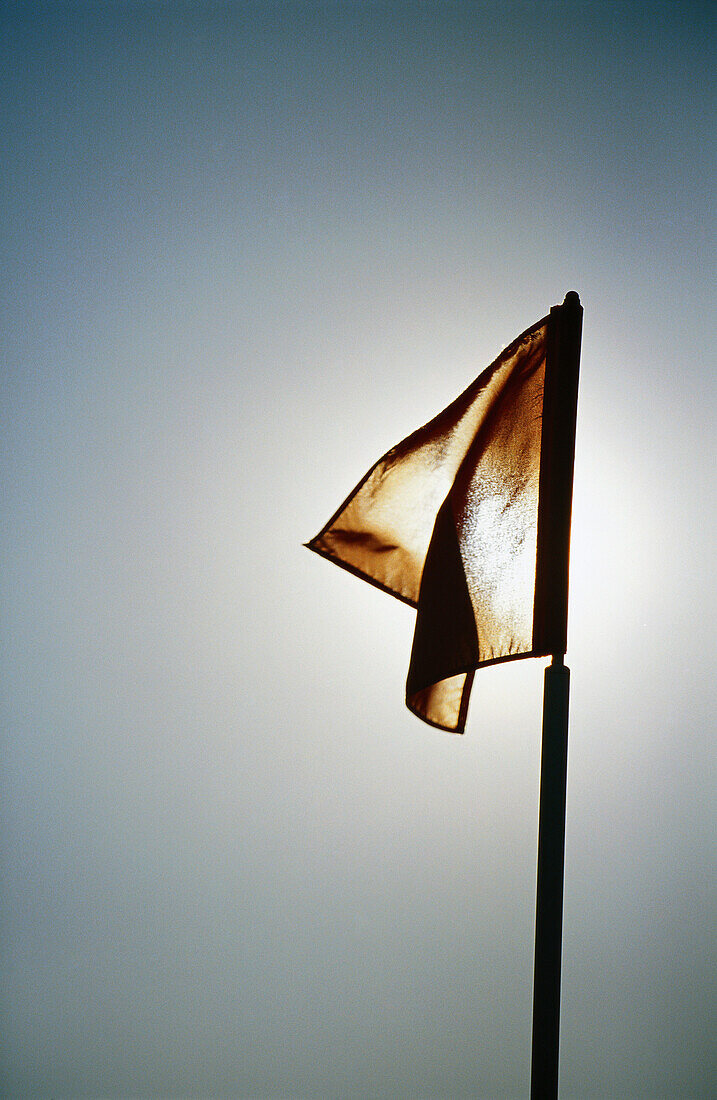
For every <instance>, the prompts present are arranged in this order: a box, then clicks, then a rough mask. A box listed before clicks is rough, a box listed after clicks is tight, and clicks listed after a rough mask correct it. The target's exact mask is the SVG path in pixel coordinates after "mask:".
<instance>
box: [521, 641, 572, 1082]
mask: <svg viewBox="0 0 717 1100" xmlns="http://www.w3.org/2000/svg"><path fill="white" fill-rule="evenodd" d="M569 696H570V669H569V668H567V667H566V666H565V665H564V664H563V658H562V655H555V656H554V657H553V663H552V664H551V665H548V667H547V668H546V670H545V690H544V696H543V747H542V754H541V766H540V824H539V828H538V883H537V899H536V912H535V977H534V982H533V1058H532V1076H531V1086H530V1096H531V1100H555V1098H556V1097H557V1095H558V1050H559V1039H560V962H561V948H562V928H563V869H564V857H565V797H566V785H567V764H568V705H569Z"/></svg>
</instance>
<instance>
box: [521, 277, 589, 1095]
mask: <svg viewBox="0 0 717 1100" xmlns="http://www.w3.org/2000/svg"><path fill="white" fill-rule="evenodd" d="M582 317H583V311H582V306H581V305H580V299H579V297H578V295H577V294H576V293H575V291H570V292H569V293H568V294H567V295H566V296H565V301H564V302H563V304H562V305H561V306H553V308H552V309H551V311H550V318H549V325H548V345H547V361H546V371H545V390H544V398H543V435H542V442H541V468H540V494H539V508H538V554H537V557H538V560H537V567H536V589H535V622H534V641H535V642H537V644H536V652H538V653H550V654H552V664H551V665H550V666H549V667H548V668H546V670H545V689H544V696H543V745H542V753H541V766H540V819H539V824H538V880H537V896H536V905H535V972H534V981H533V1055H532V1070H531V1090H530V1095H531V1100H557V1095H558V1054H559V1039H560V963H561V953H562V933H563V867H564V862H565V795H566V780H567V764H568V704H569V697H570V670H569V669H568V668H566V667H565V665H564V664H563V655H564V654H565V652H566V650H567V635H568V562H569V557H570V517H571V511H572V500H573V466H574V459H575V421H576V415H577V401H578V372H579V367H580V342H581V337H582Z"/></svg>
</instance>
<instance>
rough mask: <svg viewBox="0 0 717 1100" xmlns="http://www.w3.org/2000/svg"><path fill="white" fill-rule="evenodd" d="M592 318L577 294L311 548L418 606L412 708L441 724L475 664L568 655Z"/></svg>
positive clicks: (424, 433)
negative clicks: (578, 438)
mask: <svg viewBox="0 0 717 1100" xmlns="http://www.w3.org/2000/svg"><path fill="white" fill-rule="evenodd" d="M581 324H582V308H581V306H580V301H579V299H578V296H577V294H575V292H574V291H571V292H570V293H569V294H568V295H567V296H566V299H565V302H564V303H563V305H562V306H554V307H553V308H552V309H551V311H550V314H549V315H548V316H547V317H544V318H543V319H542V320H540V321H538V322H537V323H536V324H534V325H532V326H531V327H530V328H529V329H527V330H526V331H525V332H524V333H523V334H522V335H521V336H519V337H518V338H517V339H516V340H514V341H513V343H512V344H510V346H509V347H507V348H506V349H505V351H503V352H502V353H501V354H500V355H499V356H498V358H497V359H496V360H495V361H494V362H493V363H491V365H490V366H489V367H488V368H487V369H486V370H484V371H483V373H482V374H481V375H480V376H479V377H478V378H477V379H476V380H475V382H473V383H472V385H470V386H469V387H468V389H467V390H465V392H464V393H462V394H461V395H460V397H458V398H456V400H455V401H454V402H453V403H452V404H451V405H449V406H448V408H446V409H444V411H443V412H441V413H439V415H438V416H436V417H435V418H434V419H433V420H431V421H430V423H428V424H426V425H424V427H422V428H419V429H418V431H416V432H414V433H413V434H412V435H410V436H408V438H407V439H404V440H403V442H401V443H399V444H398V445H397V446H396V447H393V448H392V449H391V450H390V451H388V453H387V454H385V455H384V456H383V458H381V459H379V461H378V462H377V463H376V465H375V466H373V467H372V468H371V469H370V470H369V472H368V473H367V474H366V476H365V477H364V478H363V479H362V480H361V481H360V482H359V484H358V485H357V486H356V488H355V489H354V490H353V492H352V493H350V494H349V496H348V497H347V499H346V500H345V501H344V503H343V504H342V505H341V507H340V508H339V509H338V511H337V512H336V514H335V515H334V516H333V517H332V518H331V519H330V520H329V522H328V523H327V524H326V526H325V527H324V528H323V530H322V531H321V532H320V533H319V534H318V535H317V536H316V537H315V538H314V539H312V540H311V542H309V543H308V544H307V545H308V547H309V548H310V549H311V550H314V551H315V552H316V553H317V554H321V555H322V556H324V557H326V558H328V559H329V560H330V561H333V562H335V563H336V564H337V565H340V566H342V567H343V568H344V569H348V570H349V571H350V572H352V573H355V574H357V576H359V577H362V578H363V579H364V580H367V581H369V582H370V583H371V584H374V585H377V586H378V587H379V588H382V589H383V590H384V591H386V592H389V593H390V594H391V595H393V596H396V597H397V598H398V599H400V600H403V601H405V602H406V603H408V604H410V605H411V606H412V607H415V608H416V610H417V616H416V630H415V635H414V640H413V651H412V654H411V663H410V667H409V672H408V681H407V684H406V703H407V705H408V707H409V708H410V710H412V711H413V712H414V713H415V714H417V715H418V716H419V717H420V718H422V719H423V720H424V721H426V722H429V723H430V724H431V725H434V726H438V727H439V728H440V729H445V730H451V731H455V732H458V733H462V732H463V731H464V729H465V720H466V712H467V709H468V699H469V695H470V690H471V686H472V682H473V673H474V671H475V670H476V669H477V668H480V667H481V666H482V665H488V664H493V663H496V662H498V661H509V660H514V659H516V658H519V657H539V656H544V655H548V654H563V653H565V650H566V636H567V585H568V547H569V532H570V508H571V500H572V480H573V458H574V446H575V414H576V405H577V382H578V361H579V349H580V331H581Z"/></svg>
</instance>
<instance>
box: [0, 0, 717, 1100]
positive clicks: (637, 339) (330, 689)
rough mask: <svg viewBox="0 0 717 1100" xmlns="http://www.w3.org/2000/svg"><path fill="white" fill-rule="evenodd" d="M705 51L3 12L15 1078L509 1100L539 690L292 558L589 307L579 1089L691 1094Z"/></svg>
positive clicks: (83, 6) (422, 31)
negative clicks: (380, 463) (415, 674)
mask: <svg viewBox="0 0 717 1100" xmlns="http://www.w3.org/2000/svg"><path fill="white" fill-rule="evenodd" d="M715 61H716V58H715V18H714V11H713V9H711V7H710V5H708V4H702V3H689V2H685V3H662V2H654V3H643V2H639V0H636V2H633V3H622V2H618V0H615V2H611V3H600V4H592V3H581V2H572V3H557V2H554V3H550V2H546V3H542V4H532V3H518V2H511V0H505V2H502V3H494V2H487V3H480V2H476V3H451V2H445V3H419V2H418V0H416V2H412V3H398V2H394V3H388V4H368V3H349V2H345V3H298V4H295V3H291V2H288V0H287V2H283V3H262V4H254V3H241V4H239V3H238V4H220V3H211V2H199V0H197V2H194V3H185V2H182V0H177V2H174V3H171V4H170V3H166V4H161V3H149V2H146V3H130V2H126V3H102V2H99V3H92V4H89V3H73V4H67V3H62V2H56V3H52V4H40V3H32V2H27V3H11V4H8V3H3V4H2V6H1V7H0V86H1V88H2V91H1V104H2V110H1V111H0V146H1V149H2V157H1V158H0V161H1V163H2V171H1V173H0V189H1V192H2V193H1V203H2V210H3V216H2V221H1V224H0V271H1V272H2V278H1V279H0V284H1V285H0V310H1V314H2V316H1V326H0V330H1V332H2V347H3V355H2V402H1V415H2V433H1V442H0V447H1V449H2V462H1V464H0V473H1V487H2V488H1V492H2V500H1V507H2V517H3V522H2V525H1V527H0V613H1V619H2V633H1V640H0V655H1V663H0V680H1V682H2V691H1V692H0V712H1V714H2V721H1V723H0V729H1V736H2V747H1V758H2V767H1V768H0V806H1V809H0V835H1V837H2V841H1V843H2V870H1V875H2V883H3V889H2V901H1V903H0V904H1V907H0V917H1V920H2V936H1V943H0V946H1V950H2V972H3V981H2V989H1V992H0V1025H1V1026H0V1033H2V1035H3V1036H4V1038H3V1040H2V1042H1V1045H0V1084H1V1088H2V1094H3V1095H4V1096H8V1097H23V1098H25V1097H54V1098H60V1097H99V1096H102V1097H129V1096H132V1097H142V1098H144V1097H169V1096H172V1097H189V1096H192V1097H252V1098H262V1097H267V1098H268V1097H287V1096H291V1097H356V1098H359V1097H362V1098H364V1097H377V1098H378V1097H381V1098H406V1100H416V1098H419V1100H420V1098H437V1097H447V1098H455V1100H459V1098H464V1097H465V1098H468V1097H481V1098H486V1100H487V1098H500V1100H512V1098H517V1097H524V1096H527V1094H528V1088H529V1076H530V1029H531V995H532V966H533V962H532V951H533V930H534V912H535V861H536V848H537V810H538V783H539V765H540V712H541V699H542V675H543V666H544V663H545V662H544V661H540V660H537V661H536V660H528V661H518V662H514V663H512V664H507V665H499V666H496V667H492V668H487V669H484V670H481V671H480V672H479V673H478V674H477V676H476V680H475V684H474V688H473V693H472V700H471V709H470V713H469V718H468V725H467V730H466V734H465V736H464V737H456V736H451V735H449V734H446V733H443V732H440V731H438V730H436V729H432V728H429V727H428V726H425V725H423V724H422V723H420V722H419V721H418V720H417V719H416V718H414V717H413V716H412V715H411V714H410V713H409V712H408V711H407V710H406V709H405V706H404V702H403V699H404V684H405V676H406V672H407V668H408V661H409V655H410V648H411V639H412V633H413V620H414V614H413V612H412V611H411V609H410V608H408V607H406V606H404V605H402V604H400V603H399V602H398V601H395V600H391V599H390V598H388V597H387V596H386V595H385V594H384V593H382V592H380V591H378V590H376V589H374V588H372V587H371V586H369V585H366V584H362V583H360V582H359V581H358V580H357V579H356V578H354V577H352V576H350V575H348V574H346V573H344V572H343V571H342V570H339V569H335V568H332V567H331V566H330V565H329V564H327V563H326V562H325V561H323V560H321V559H319V558H318V557H316V556H314V555H312V554H310V553H308V552H307V551H306V550H305V549H304V548H303V547H302V545H301V544H302V543H304V542H305V541H307V539H309V538H310V537H311V536H312V535H314V534H315V533H316V532H317V531H318V530H319V529H320V528H321V527H322V526H323V524H324V523H325V522H326V520H327V519H328V518H329V516H330V515H331V514H332V513H333V512H334V510H335V509H336V507H337V506H338V505H339V503H340V502H341V501H342V500H343V499H344V497H345V496H346V494H347V493H348V492H349V490H350V489H351V488H352V487H353V486H354V485H355V483H356V482H357V481H358V480H359V478H360V477H361V476H362V475H363V473H364V472H365V471H366V470H367V469H368V467H369V466H371V465H372V463H373V462H374V461H375V460H376V459H377V458H378V457H379V456H380V455H381V454H383V453H384V452H385V451H386V450H387V449H388V448H389V447H390V446H392V445H393V444H394V443H396V442H398V440H400V439H402V438H403V437H404V436H405V435H407V434H408V433H409V432H410V431H412V430H413V429H414V428H416V427H418V426H419V425H420V424H423V423H424V422H425V421H427V420H428V419H430V418H431V417H432V416H433V415H434V414H435V413H437V412H438V411H439V410H440V409H441V408H442V407H444V406H445V405H446V404H448V402H449V401H451V400H452V399H453V398H454V397H455V396H456V395H457V394H458V393H460V392H461V391H462V390H463V389H464V388H465V387H466V386H467V385H468V384H469V383H470V382H471V381H472V380H473V378H474V377H475V376H476V375H477V374H478V373H479V372H480V371H481V370H482V369H483V368H484V367H485V366H486V365H487V364H488V363H489V362H490V361H491V360H492V359H493V358H494V357H495V356H496V355H497V354H498V352H499V351H500V350H501V349H502V348H503V347H504V346H505V345H507V344H508V343H509V342H510V341H511V340H512V339H513V338H514V337H515V336H516V335H517V334H518V333H519V332H521V331H522V330H523V329H525V328H526V327H527V326H528V325H530V324H532V323H533V322H534V321H536V320H537V319H538V318H540V317H541V316H543V315H544V314H545V313H546V312H547V311H548V309H549V308H550V306H551V305H553V304H556V303H559V302H562V300H563V298H564V296H565V293H566V292H567V291H568V290H570V289H575V290H577V291H578V292H579V294H580V296H581V300H582V303H583V306H584V310H585V316H584V330H583V346H582V364H581V382H580V396H579V407H578V425H577V445H576V465H575V487H574V508H573V536H572V557H571V596H570V626H569V647H568V654H567V663H568V664H569V666H570V668H571V676H572V694H571V718H570V748H569V766H568V804H567V825H566V862H565V903H564V935H563V979H562V1018H561V1070H560V1084H561V1100H590V1098H595V1100H607V1098H614V1100H619V1098H631V1100H632V1098H645V1100H647V1098H650V1100H660V1098H664V1100H667V1098H669V1100H675V1098H678V1097H681V1098H687V1097H690V1098H707V1097H711V1096H714V1095H715V1093H717V1052H716V1050H715V1045H714V1038H713V1024H714V1013H715V1002H716V999H717V998H716V994H717V989H716V985H717V983H716V981H715V969H714V960H715V953H716V949H717V942H716V940H717V936H716V935H715V929H716V927H717V919H716V914H717V904H716V903H717V898H716V896H715V894H716V890H715V882H717V876H716V875H715V870H716V867H715V863H716V860H715V856H716V854H717V851H716V849H717V842H716V840H715V837H716V836H717V830H716V829H715V816H714V805H715V795H716V794H717V791H716V789H715V787H716V784H715V764H714V749H713V735H714V717H713V715H714V704H715V692H714V687H713V682H714V656H715V654H714V627H713V623H714V617H715V611H716V610H717V609H716V608H715V601H714V581H713V569H712V567H713V560H714V504H713V496H712V493H711V492H710V489H711V488H712V485H713V470H714V457H715V456H714V416H715V411H717V410H716V405H717V401H716V400H715V386H714V382H715V360H714V354H713V350H712V349H713V347H714V336H715V331H714V318H715V306H716V304H717V303H716V302H715V294H714V284H715V232H714V231H715V217H714V183H715V179H714V151H715V146H714V122H715V111H714V107H715V94H714V92H715V88H714V71H715Z"/></svg>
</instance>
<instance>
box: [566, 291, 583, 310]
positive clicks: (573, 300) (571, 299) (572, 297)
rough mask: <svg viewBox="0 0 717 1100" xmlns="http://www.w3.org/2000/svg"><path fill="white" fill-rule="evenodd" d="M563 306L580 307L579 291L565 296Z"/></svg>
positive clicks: (569, 292)
mask: <svg viewBox="0 0 717 1100" xmlns="http://www.w3.org/2000/svg"><path fill="white" fill-rule="evenodd" d="M563 305H564V306H579V305H580V295H579V294H578V292H577V290H569V291H568V293H567V294H566V295H565V301H564V302H563Z"/></svg>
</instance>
